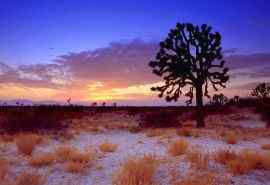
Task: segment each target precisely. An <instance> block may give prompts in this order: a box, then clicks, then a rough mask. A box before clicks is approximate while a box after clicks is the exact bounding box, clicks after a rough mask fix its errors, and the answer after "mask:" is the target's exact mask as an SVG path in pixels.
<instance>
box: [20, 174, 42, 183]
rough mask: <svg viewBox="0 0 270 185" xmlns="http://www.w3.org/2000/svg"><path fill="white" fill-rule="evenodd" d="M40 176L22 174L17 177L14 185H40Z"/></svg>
mask: <svg viewBox="0 0 270 185" xmlns="http://www.w3.org/2000/svg"><path fill="white" fill-rule="evenodd" d="M41 184H42V176H41V175H38V174H33V173H27V172H23V173H22V174H20V176H19V177H17V179H16V182H15V185H41Z"/></svg>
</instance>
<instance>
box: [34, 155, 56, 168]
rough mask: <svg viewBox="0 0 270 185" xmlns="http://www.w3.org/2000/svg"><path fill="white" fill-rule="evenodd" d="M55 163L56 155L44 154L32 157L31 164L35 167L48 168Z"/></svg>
mask: <svg viewBox="0 0 270 185" xmlns="http://www.w3.org/2000/svg"><path fill="white" fill-rule="evenodd" d="M54 161H55V155H54V154H52V153H43V154H39V155H38V156H35V157H32V158H31V159H30V160H29V164H30V165H31V166H34V167H40V166H48V165H51V164H52V163H53V162H54Z"/></svg>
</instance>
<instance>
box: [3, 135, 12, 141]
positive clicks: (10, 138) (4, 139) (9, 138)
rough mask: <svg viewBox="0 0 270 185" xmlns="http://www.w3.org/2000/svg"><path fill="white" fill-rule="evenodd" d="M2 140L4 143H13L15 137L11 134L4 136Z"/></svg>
mask: <svg viewBox="0 0 270 185" xmlns="http://www.w3.org/2000/svg"><path fill="white" fill-rule="evenodd" d="M1 139H2V141H4V142H12V141H13V140H14V136H13V135H10V134H3V135H1Z"/></svg>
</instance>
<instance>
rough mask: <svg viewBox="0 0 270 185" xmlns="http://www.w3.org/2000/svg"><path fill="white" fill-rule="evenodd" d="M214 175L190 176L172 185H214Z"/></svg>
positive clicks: (209, 173)
mask: <svg viewBox="0 0 270 185" xmlns="http://www.w3.org/2000/svg"><path fill="white" fill-rule="evenodd" d="M215 178H216V176H215V174H214V173H211V172H208V173H206V174H192V175H188V176H187V177H185V178H183V179H182V180H180V181H178V182H174V183H173V185H215Z"/></svg>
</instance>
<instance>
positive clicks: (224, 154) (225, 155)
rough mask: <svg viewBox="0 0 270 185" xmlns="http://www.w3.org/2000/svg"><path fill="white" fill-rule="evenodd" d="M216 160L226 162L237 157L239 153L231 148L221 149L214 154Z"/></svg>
mask: <svg viewBox="0 0 270 185" xmlns="http://www.w3.org/2000/svg"><path fill="white" fill-rule="evenodd" d="M214 158H215V161H216V162H219V163H221V164H226V163H227V162H228V161H231V160H235V159H237V154H236V153H235V152H233V151H229V150H219V151H217V152H216V153H215V155H214Z"/></svg>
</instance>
